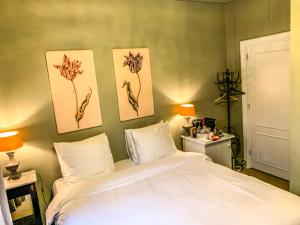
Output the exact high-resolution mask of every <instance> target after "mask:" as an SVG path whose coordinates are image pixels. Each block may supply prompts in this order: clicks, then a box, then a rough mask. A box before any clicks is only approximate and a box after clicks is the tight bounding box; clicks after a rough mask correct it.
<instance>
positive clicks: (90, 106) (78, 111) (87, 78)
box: [46, 50, 102, 133]
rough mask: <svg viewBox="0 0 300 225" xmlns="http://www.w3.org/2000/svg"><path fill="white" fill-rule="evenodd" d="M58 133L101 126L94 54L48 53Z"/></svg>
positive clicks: (80, 52)
mask: <svg viewBox="0 0 300 225" xmlns="http://www.w3.org/2000/svg"><path fill="white" fill-rule="evenodd" d="M46 58H47V65H48V72H49V80H50V85H51V92H52V99H53V105H54V111H55V117H56V123H57V129H58V133H65V132H70V131H75V130H80V129H85V128H89V127H95V126H99V125H101V124H102V120H101V112H100V106H99V100H98V99H99V97H98V88H97V81H96V73H95V68H94V60H93V53H92V51H89V50H81V51H50V52H47V53H46Z"/></svg>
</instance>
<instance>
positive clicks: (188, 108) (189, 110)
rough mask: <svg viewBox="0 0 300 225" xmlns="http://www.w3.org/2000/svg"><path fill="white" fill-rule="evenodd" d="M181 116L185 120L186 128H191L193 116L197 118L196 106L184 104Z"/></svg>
mask: <svg viewBox="0 0 300 225" xmlns="http://www.w3.org/2000/svg"><path fill="white" fill-rule="evenodd" d="M179 114H180V115H181V116H183V117H184V118H185V124H184V127H191V126H192V124H191V123H190V118H191V116H195V106H194V105H193V104H182V105H180V108H179Z"/></svg>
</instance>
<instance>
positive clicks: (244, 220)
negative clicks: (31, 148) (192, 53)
mask: <svg viewBox="0 0 300 225" xmlns="http://www.w3.org/2000/svg"><path fill="white" fill-rule="evenodd" d="M204 159H205V156H204V155H201V154H196V153H181V154H175V155H173V156H170V157H165V158H163V159H160V160H157V161H155V162H152V163H148V164H144V165H141V166H137V167H133V168H129V169H126V170H123V171H119V172H115V173H112V174H110V175H108V176H106V177H98V178H97V177H95V178H94V179H92V180H88V181H84V182H81V183H78V184H74V185H72V186H70V187H68V188H66V189H64V190H62V191H61V192H59V193H58V194H57V195H55V197H54V199H53V201H52V202H51V204H50V205H49V207H48V209H47V212H46V218H47V224H48V225H50V224H51V223H52V222H55V223H56V224H58V225H85V224H87V225H119V224H120V225H196V224H197V225H200V224H201V225H223V224H224V225H231V224H236V225H244V224H248V225H268V224H270V225H300V197H298V196H296V195H293V194H291V193H289V192H286V191H283V190H281V189H278V188H276V187H273V186H271V185H269V184H266V183H264V182H261V181H259V180H257V179H255V178H253V177H249V176H246V175H243V174H240V173H238V172H234V171H232V170H230V169H228V168H225V167H223V166H220V165H218V164H215V163H212V162H209V161H206V160H204Z"/></svg>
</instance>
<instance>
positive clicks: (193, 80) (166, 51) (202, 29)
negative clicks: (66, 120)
mask: <svg viewBox="0 0 300 225" xmlns="http://www.w3.org/2000/svg"><path fill="white" fill-rule="evenodd" d="M224 7H225V6H224V5H222V4H207V3H199V2H182V1H161V0H151V1H149V0H127V1H123V0H114V1H105V0H89V1H81V0H74V1H68V0H60V1H58V0H54V1H47V2H45V1H41V0H27V1H19V0H10V1H8V0H7V1H2V2H1V7H0V34H1V35H0V52H1V57H0V66H1V73H0V77H1V80H0V81H1V83H0V85H1V86H0V94H1V96H0V97H1V98H0V100H1V107H0V116H1V121H0V130H8V129H19V130H21V132H22V134H23V136H24V141H25V144H24V147H23V148H22V149H20V150H18V151H17V152H16V158H17V159H18V160H20V161H21V167H20V170H22V171H26V170H29V169H37V171H38V172H39V173H40V174H41V175H42V177H43V178H44V182H45V186H46V192H47V193H46V194H47V196H48V195H49V191H50V188H51V185H52V182H53V180H54V179H56V178H58V177H59V176H60V169H59V166H58V161H57V158H56V155H55V152H54V150H53V146H52V143H53V142H54V141H75V140H80V139H82V138H86V137H89V136H92V135H95V134H98V133H101V132H106V133H107V134H108V137H109V141H110V145H111V149H112V153H113V156H114V159H115V161H118V160H121V159H124V158H127V154H126V150H125V140H124V129H126V128H135V127H142V126H145V125H149V124H152V123H155V122H158V121H160V120H161V119H164V120H169V121H170V123H171V127H172V134H173V137H174V139H175V142H176V144H177V146H178V147H179V148H180V147H181V140H180V132H181V128H180V125H182V124H183V122H184V120H183V118H181V117H179V116H176V114H175V112H174V107H175V106H176V105H178V104H179V103H182V102H190V101H192V102H194V103H195V104H196V109H197V116H199V117H203V116H210V117H215V118H217V122H218V126H219V127H223V126H224V125H225V122H226V114H225V113H224V112H225V108H224V107H219V106H215V105H214V103H213V100H214V99H215V98H217V97H218V92H217V88H216V87H215V84H214V81H215V75H216V72H218V71H223V70H224V68H225V67H226V42H225V39H226V38H225V24H224V16H225V14H224V13H225V10H224ZM129 47H148V48H149V49H150V60H151V69H152V82H153V95H154V96H153V97H154V107H155V116H151V117H147V118H141V119H136V120H132V121H127V122H122V123H121V122H120V121H119V114H118V105H117V96H116V86H115V78H114V68H113V61H112V49H113V48H129ZM64 49H65V50H71V49H92V50H93V52H94V60H95V69H96V74H97V82H98V88H99V100H100V104H101V111H102V120H103V126H102V127H96V128H91V129H87V130H82V131H78V132H71V133H67V134H62V135H57V131H56V125H55V118H54V112H53V106H52V99H51V93H50V86H49V81H48V74H47V69H46V61H45V56H44V51H45V50H64ZM3 105H5V107H2V106H3ZM0 163H1V165H2V166H4V165H5V164H6V163H7V157H6V155H4V154H0Z"/></svg>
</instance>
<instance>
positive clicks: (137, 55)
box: [113, 48, 154, 121]
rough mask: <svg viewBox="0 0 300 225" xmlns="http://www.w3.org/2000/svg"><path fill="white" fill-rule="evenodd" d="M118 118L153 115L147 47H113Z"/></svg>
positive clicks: (126, 118)
mask: <svg viewBox="0 0 300 225" xmlns="http://www.w3.org/2000/svg"><path fill="white" fill-rule="evenodd" d="M113 60H114V67H115V78H116V86H117V95H118V104H119V114H120V120H121V121H126V120H131V119H135V118H140V117H145V116H151V115H154V106H153V94H152V81H151V69H150V58H149V49H148V48H135V49H113Z"/></svg>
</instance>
